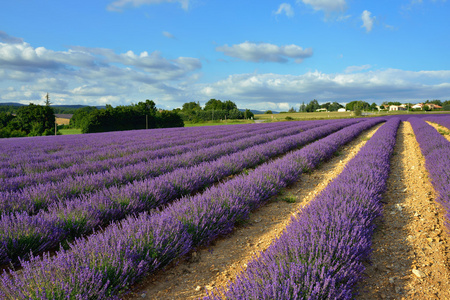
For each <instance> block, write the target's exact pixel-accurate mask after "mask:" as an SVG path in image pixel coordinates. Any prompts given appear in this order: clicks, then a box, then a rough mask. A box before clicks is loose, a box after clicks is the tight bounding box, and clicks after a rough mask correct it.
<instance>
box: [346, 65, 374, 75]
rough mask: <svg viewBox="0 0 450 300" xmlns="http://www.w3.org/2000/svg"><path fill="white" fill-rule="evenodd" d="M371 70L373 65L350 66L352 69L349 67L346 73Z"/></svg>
mask: <svg viewBox="0 0 450 300" xmlns="http://www.w3.org/2000/svg"><path fill="white" fill-rule="evenodd" d="M370 68H372V66H371V65H362V66H350V67H347V68H346V69H345V71H344V72H345V73H353V72H359V71H364V70H367V69H370Z"/></svg>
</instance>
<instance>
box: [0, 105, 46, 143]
mask: <svg viewBox="0 0 450 300" xmlns="http://www.w3.org/2000/svg"><path fill="white" fill-rule="evenodd" d="M53 134H55V113H54V111H53V108H52V107H50V106H48V105H46V106H41V105H34V104H30V105H27V106H20V107H18V108H17V110H16V111H15V114H13V113H11V112H4V111H2V112H0V138H8V137H24V136H41V135H53Z"/></svg>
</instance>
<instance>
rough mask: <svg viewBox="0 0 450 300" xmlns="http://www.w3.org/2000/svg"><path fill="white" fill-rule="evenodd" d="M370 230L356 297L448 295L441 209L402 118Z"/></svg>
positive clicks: (403, 297)
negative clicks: (380, 210)
mask: <svg viewBox="0 0 450 300" xmlns="http://www.w3.org/2000/svg"><path fill="white" fill-rule="evenodd" d="M394 153H395V155H394V156H393V158H392V160H391V162H392V165H391V174H390V178H389V180H388V190H387V192H386V194H385V196H384V201H386V203H387V204H386V205H385V206H384V220H381V221H380V222H379V227H378V229H377V230H376V232H375V234H374V239H373V247H372V248H373V251H374V252H373V254H372V259H371V265H366V267H367V269H366V272H365V273H366V274H365V275H366V278H365V280H364V281H363V282H361V284H360V285H359V286H358V289H359V292H360V295H359V296H358V297H357V298H356V299H371V300H372V299H421V300H423V299H450V285H449V284H450V274H449V263H450V261H449V260H448V258H449V248H448V246H449V243H448V234H446V233H445V232H444V231H445V226H444V219H443V215H444V211H443V210H442V209H441V208H440V207H439V205H438V204H436V202H434V198H435V194H434V190H433V188H432V186H431V184H430V182H429V180H428V176H427V172H426V169H425V160H424V158H423V156H422V154H421V152H420V148H419V145H418V144H417V142H416V140H415V137H414V133H413V130H412V128H411V125H410V124H409V122H403V123H402V124H401V125H400V129H399V132H398V137H397V145H396V148H395V150H394Z"/></svg>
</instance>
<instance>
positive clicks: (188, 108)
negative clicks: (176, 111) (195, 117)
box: [181, 101, 202, 112]
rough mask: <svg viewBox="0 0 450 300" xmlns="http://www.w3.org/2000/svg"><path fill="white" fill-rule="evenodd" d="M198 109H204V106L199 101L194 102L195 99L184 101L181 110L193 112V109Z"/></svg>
mask: <svg viewBox="0 0 450 300" xmlns="http://www.w3.org/2000/svg"><path fill="white" fill-rule="evenodd" d="M198 110H202V107H201V106H200V103H199V102H194V101H192V102H187V103H184V104H183V106H182V108H181V111H183V112H191V111H198Z"/></svg>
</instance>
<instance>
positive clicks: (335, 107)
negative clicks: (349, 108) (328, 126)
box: [328, 102, 344, 111]
mask: <svg viewBox="0 0 450 300" xmlns="http://www.w3.org/2000/svg"><path fill="white" fill-rule="evenodd" d="M343 107H344V106H343V105H341V104H339V103H338V102H333V103H331V104H330V106H329V107H328V111H337V110H338V109H339V108H343Z"/></svg>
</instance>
